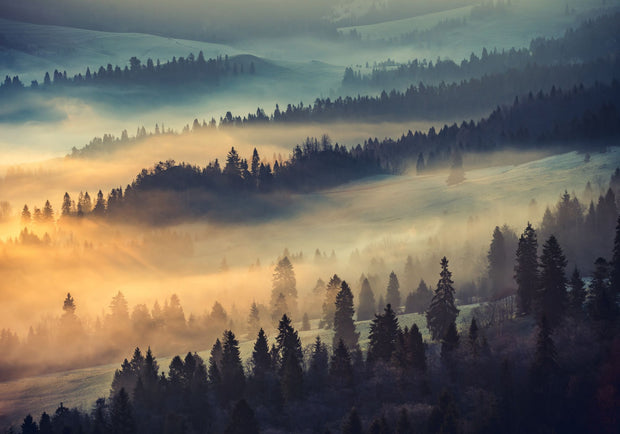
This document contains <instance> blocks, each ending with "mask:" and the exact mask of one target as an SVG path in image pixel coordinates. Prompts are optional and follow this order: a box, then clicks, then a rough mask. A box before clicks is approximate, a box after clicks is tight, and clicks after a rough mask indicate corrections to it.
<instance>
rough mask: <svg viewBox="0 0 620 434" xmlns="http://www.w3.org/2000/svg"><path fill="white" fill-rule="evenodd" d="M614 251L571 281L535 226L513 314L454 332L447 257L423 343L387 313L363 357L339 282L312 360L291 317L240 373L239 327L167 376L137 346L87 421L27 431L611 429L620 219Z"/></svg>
mask: <svg viewBox="0 0 620 434" xmlns="http://www.w3.org/2000/svg"><path fill="white" fill-rule="evenodd" d="M608 254H611V257H610V259H609V260H606V259H603V258H598V259H596V261H595V262H594V263H595V270H594V272H593V274H592V279H591V282H590V284H589V285H586V284H585V282H584V280H583V279H582V278H581V276H580V275H579V273H578V272H574V273H573V274H572V276H571V277H570V280H569V279H568V278H567V276H566V259H565V256H564V253H563V251H562V248H561V247H560V244H559V243H558V241H557V239H556V238H555V236H554V235H551V236H549V238H548V239H547V240H546V241H545V243H544V244H543V247H542V252H541V254H540V255H539V254H538V245H537V233H536V230H534V229H533V227H532V226H531V225H530V224H528V225H527V227H526V228H525V230H524V231H523V234H522V235H521V236H520V238H519V241H518V248H517V252H516V261H515V264H514V272H515V279H516V281H517V283H518V292H517V299H518V311H517V315H516V316H513V317H511V318H509V319H506V320H504V321H502V323H501V324H499V325H497V324H495V325H494V324H485V325H483V324H479V323H478V321H477V319H476V317H475V316H473V317H472V318H471V320H470V321H468V322H467V323H465V324H463V323H461V326H460V327H459V326H458V325H457V323H456V319H457V318H458V317H459V309H458V308H457V307H456V304H455V290H454V287H453V281H452V273H451V272H450V270H449V268H448V260H447V259H446V258H445V257H444V258H443V259H442V260H441V263H440V265H441V270H440V273H439V280H438V281H437V285H436V287H435V290H434V294H433V296H432V299H431V301H430V303H429V305H428V306H427V308H426V312H425V317H426V318H425V319H426V321H425V322H426V328H427V329H428V331H429V335H430V336H429V338H428V339H427V340H425V339H424V336H423V335H422V330H423V329H421V328H420V327H419V325H418V324H416V323H414V324H413V325H412V326H411V327H404V328H403V327H401V326H400V323H399V319H402V317H400V318H399V316H398V314H397V312H395V310H394V309H393V307H392V305H391V304H387V305H386V306H385V308H384V309H383V312H382V313H380V314H375V315H374V316H373V319H372V320H371V321H370V330H369V333H368V343H367V345H366V346H365V347H366V348H365V351H362V346H361V345H360V336H359V333H358V332H357V331H356V326H355V323H354V321H353V316H354V313H355V309H354V308H353V295H352V293H351V290H350V287H349V285H348V284H347V283H346V282H345V281H341V282H340V285H339V288H338V292H337V294H336V299H335V303H334V308H333V317H332V321H331V327H330V328H331V329H332V330H333V335H332V336H333V340H332V344H331V345H328V344H326V343H325V342H324V341H323V339H322V338H321V336H320V335H319V336H317V338H316V340H315V342H314V344H312V345H310V346H309V347H308V348H307V350H306V351H304V348H303V347H302V345H301V339H300V336H299V332H298V331H297V330H296V329H295V327H294V325H293V322H292V320H291V317H290V316H289V314H288V313H286V312H285V313H284V314H283V315H282V316H281V318H280V319H279V320H278V321H277V328H276V330H275V335H274V338H273V339H272V340H271V341H270V339H269V337H268V336H267V334H266V333H265V331H264V330H263V329H262V328H261V329H260V330H259V331H258V333H257V335H256V340H255V341H254V346H253V351H252V353H251V356H250V358H249V359H248V361H247V363H246V364H245V366H244V363H243V361H242V358H241V351H240V347H239V340H238V339H237V337H236V335H235V333H234V332H233V331H232V330H230V329H226V330H225V331H224V333H223V335H222V337H221V339H220V338H218V339H216V340H215V342H214V344H213V346H212V349H211V351H210V353H209V357H208V360H205V359H203V358H202V357H201V356H199V355H198V354H197V353H192V352H189V353H187V355H186V356H185V357H184V358H182V357H180V356H176V357H174V358H173V359H172V361H171V362H170V365H169V368H168V372H167V374H166V373H165V372H163V371H162V372H160V370H159V365H158V363H157V360H156V358H155V357H154V355H153V353H152V352H151V350H150V348H149V349H148V351H147V352H146V354H143V353H142V351H141V350H140V349H139V348H136V349H135V351H134V352H133V356H132V357H131V359H125V360H124V361H123V363H122V364H121V367H120V369H117V370H116V372H115V374H114V379H113V381H112V385H111V389H110V394H109V397H106V398H101V399H99V400H98V401H97V402H96V403H95V405H94V406H93V408H92V410H91V411H83V410H79V409H69V408H66V407H64V405H63V404H61V405H60V406H59V407H58V409H57V410H56V412H55V413H54V414H53V415H51V416H50V415H48V414H47V413H43V414H42V415H41V417H40V419H39V422H38V423H37V422H36V421H35V420H34V418H33V417H32V416H30V415H28V416H26V418H25V419H24V421H23V423H22V425H21V430H22V433H36V432H42V433H51V432H59V431H62V432H67V433H71V432H87V433H89V432H97V433H108V432H110V433H117V432H123V433H141V432H149V433H159V432H162V433H173V432H174V433H177V432H189V431H192V432H226V433H256V432H260V431H265V432H301V431H304V430H314V431H317V430H320V431H329V432H341V433H363V432H370V433H382V432H396V433H412V432H422V433H446V432H451V433H487V432H500V431H501V432H508V433H513V432H514V433H518V432H524V431H528V432H532V431H536V432H549V431H558V432H610V433H611V432H615V431H616V430H617V429H618V427H619V426H618V420H617V418H615V417H614V416H613V415H614V413H615V407H614V404H613V403H614V402H615V400H616V399H617V397H618V394H619V393H620V389H618V383H617V375H615V374H614V369H613V367H614V366H615V365H617V362H618V354H617V351H616V350H615V349H616V348H617V345H618V338H617V332H618V326H619V321H618V320H619V318H620V309H619V305H618V301H619V300H618V297H619V295H620V219H619V220H618V221H617V225H616V229H615V237H614V245H613V250H612V251H611V252H608ZM282 261H283V260H282ZM282 261H281V262H282ZM287 268H288V267H286V266H284V267H283V269H282V271H283V274H282V273H280V274H281V275H278V273H276V275H274V282H273V283H274V290H276V288H278V286H279V285H280V283H282V282H281V281H282V279H284V280H287V277H286V274H287V272H286V271H285V269H287ZM391 280H392V279H391ZM289 283H291V282H290V281H289ZM69 305H70V302H69Z"/></svg>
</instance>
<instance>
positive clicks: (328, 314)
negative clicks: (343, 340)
mask: <svg viewBox="0 0 620 434" xmlns="http://www.w3.org/2000/svg"><path fill="white" fill-rule="evenodd" d="M341 285H342V280H340V278H339V277H338V275H337V274H334V275H333V276H332V278H331V279H329V283H328V284H327V287H326V288H325V300H324V301H323V319H322V321H321V324H320V325H319V327H323V328H325V329H331V328H333V327H334V314H335V313H336V296H337V295H338V292H339V291H340V289H341Z"/></svg>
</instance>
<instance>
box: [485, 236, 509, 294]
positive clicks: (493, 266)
mask: <svg viewBox="0 0 620 434" xmlns="http://www.w3.org/2000/svg"><path fill="white" fill-rule="evenodd" d="M487 259H488V261H489V280H490V282H491V285H492V288H493V292H495V293H496V292H498V291H501V290H502V289H503V287H504V286H505V282H506V275H507V274H509V273H510V270H509V268H508V264H509V263H508V258H507V257H506V243H505V241H504V235H503V234H502V231H501V230H500V228H499V226H495V229H494V230H493V239H492V240H491V247H490V248H489V253H488V254H487Z"/></svg>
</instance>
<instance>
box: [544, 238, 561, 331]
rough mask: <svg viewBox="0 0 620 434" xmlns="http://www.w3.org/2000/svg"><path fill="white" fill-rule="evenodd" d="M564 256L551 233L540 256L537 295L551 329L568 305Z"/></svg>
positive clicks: (557, 322) (559, 319)
mask: <svg viewBox="0 0 620 434" xmlns="http://www.w3.org/2000/svg"><path fill="white" fill-rule="evenodd" d="M565 268H566V258H565V257H564V254H563V253H562V249H561V248H560V245H559V244H558V241H557V239H556V238H555V237H554V236H553V235H551V236H550V237H549V239H548V240H547V241H546V242H545V244H544V245H543V252H542V255H541V257H540V280H539V282H540V290H539V294H538V296H537V299H538V303H539V304H540V309H541V312H542V314H543V315H545V317H546V318H547V322H548V325H549V327H551V329H553V328H555V327H556V326H557V325H558V324H559V323H560V322H561V321H562V319H563V317H564V313H565V311H566V307H567V305H568V302H567V295H566V276H565V274H564V269H565Z"/></svg>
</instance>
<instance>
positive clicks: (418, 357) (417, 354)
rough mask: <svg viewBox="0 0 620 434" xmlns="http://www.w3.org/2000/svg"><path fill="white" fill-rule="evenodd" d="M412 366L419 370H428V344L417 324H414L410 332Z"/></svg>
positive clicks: (409, 345)
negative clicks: (425, 342)
mask: <svg viewBox="0 0 620 434" xmlns="http://www.w3.org/2000/svg"><path fill="white" fill-rule="evenodd" d="M408 338H409V344H408V347H409V351H410V353H411V355H410V357H411V366H412V367H413V368H414V369H416V370H418V371H419V372H426V346H425V345H424V340H423V339H422V333H420V329H419V328H418V325H417V324H413V325H412V326H411V329H410V330H409V334H408Z"/></svg>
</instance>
